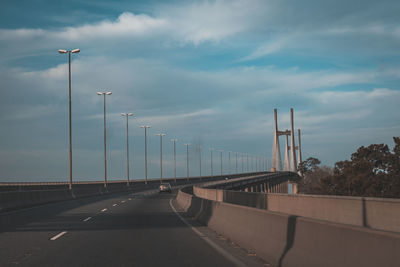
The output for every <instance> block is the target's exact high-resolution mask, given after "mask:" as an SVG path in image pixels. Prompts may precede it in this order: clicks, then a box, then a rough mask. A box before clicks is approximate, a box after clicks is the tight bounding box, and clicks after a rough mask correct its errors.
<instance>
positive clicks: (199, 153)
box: [199, 145, 201, 180]
mask: <svg viewBox="0 0 400 267" xmlns="http://www.w3.org/2000/svg"><path fill="white" fill-rule="evenodd" d="M199 170H200V180H201V145H199Z"/></svg>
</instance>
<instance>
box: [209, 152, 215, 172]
mask: <svg viewBox="0 0 400 267" xmlns="http://www.w3.org/2000/svg"><path fill="white" fill-rule="evenodd" d="M213 151H214V148H210V153H211V160H210V165H211V176H214V174H213Z"/></svg>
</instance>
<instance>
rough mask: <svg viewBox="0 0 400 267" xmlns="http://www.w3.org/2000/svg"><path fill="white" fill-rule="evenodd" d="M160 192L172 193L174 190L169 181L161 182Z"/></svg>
mask: <svg viewBox="0 0 400 267" xmlns="http://www.w3.org/2000/svg"><path fill="white" fill-rule="evenodd" d="M158 192H159V193H164V192H165V193H171V192H172V188H171V185H170V184H169V183H161V184H160V190H159V191H158Z"/></svg>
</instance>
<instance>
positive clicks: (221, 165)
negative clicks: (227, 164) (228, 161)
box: [218, 150, 224, 176]
mask: <svg viewBox="0 0 400 267" xmlns="http://www.w3.org/2000/svg"><path fill="white" fill-rule="evenodd" d="M218 152H220V153H221V176H222V152H224V151H223V150H218Z"/></svg>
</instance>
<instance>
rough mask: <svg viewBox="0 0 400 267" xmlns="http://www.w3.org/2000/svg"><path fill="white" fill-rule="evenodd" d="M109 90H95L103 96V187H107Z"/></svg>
mask: <svg viewBox="0 0 400 267" xmlns="http://www.w3.org/2000/svg"><path fill="white" fill-rule="evenodd" d="M111 94H112V93H111V92H110V91H107V92H97V95H102V96H104V109H103V110H104V187H105V188H107V130H106V128H107V127H106V95H111Z"/></svg>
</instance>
